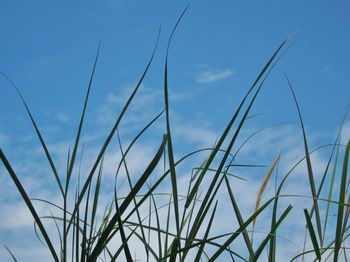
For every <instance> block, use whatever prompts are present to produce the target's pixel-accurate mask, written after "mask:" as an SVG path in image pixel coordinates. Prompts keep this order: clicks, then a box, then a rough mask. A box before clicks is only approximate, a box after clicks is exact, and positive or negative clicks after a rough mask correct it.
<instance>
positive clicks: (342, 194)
mask: <svg viewBox="0 0 350 262" xmlns="http://www.w3.org/2000/svg"><path fill="white" fill-rule="evenodd" d="M349 151H350V140H349V141H348V144H347V146H346V150H345V155H344V163H343V170H342V176H341V182H340V192H339V206H338V214H337V227H336V232H335V246H334V257H333V258H334V259H333V261H334V262H336V261H338V256H339V250H340V246H341V243H342V241H343V232H342V227H343V214H344V201H345V192H346V183H347V174H348V161H349Z"/></svg>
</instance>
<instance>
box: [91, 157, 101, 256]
mask: <svg viewBox="0 0 350 262" xmlns="http://www.w3.org/2000/svg"><path fill="white" fill-rule="evenodd" d="M103 162H104V157H103V158H102V160H101V165H100V169H99V171H98V176H97V180H96V185H95V193H94V200H93V204H92V211H91V217H90V233H89V237H88V240H89V241H88V245H87V252H88V254H90V251H91V250H90V249H91V244H92V241H91V240H92V234H93V231H94V225H95V219H96V212H97V207H98V200H99V196H100V188H101V178H102V172H103Z"/></svg>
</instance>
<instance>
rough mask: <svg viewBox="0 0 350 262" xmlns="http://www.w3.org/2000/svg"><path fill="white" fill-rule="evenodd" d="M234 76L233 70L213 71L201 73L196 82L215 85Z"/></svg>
mask: <svg viewBox="0 0 350 262" xmlns="http://www.w3.org/2000/svg"><path fill="white" fill-rule="evenodd" d="M233 74H234V70H233V69H211V70H206V71H203V72H202V73H200V74H199V75H198V76H197V78H196V82H197V83H200V84H209V83H214V82H217V81H220V80H224V79H226V78H228V77H230V76H232V75H233Z"/></svg>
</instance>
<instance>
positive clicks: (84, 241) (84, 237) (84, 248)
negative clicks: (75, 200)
mask: <svg viewBox="0 0 350 262" xmlns="http://www.w3.org/2000/svg"><path fill="white" fill-rule="evenodd" d="M90 191H91V183H90V185H89V188H88V191H87V195H86V202H85V213H84V221H83V232H82V242H81V257H80V262H85V261H86V258H87V255H88V254H87V243H88V239H87V225H88V212H89V202H90Z"/></svg>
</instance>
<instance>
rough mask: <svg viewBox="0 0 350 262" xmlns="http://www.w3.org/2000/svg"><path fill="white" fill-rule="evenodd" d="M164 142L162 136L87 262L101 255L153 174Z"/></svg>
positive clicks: (165, 138)
mask: <svg viewBox="0 0 350 262" xmlns="http://www.w3.org/2000/svg"><path fill="white" fill-rule="evenodd" d="M166 142H167V136H166V135H164V136H163V141H162V144H161V145H160V147H159V149H158V151H157V153H156V155H155V156H154V158H153V159H152V161H151V163H150V164H149V165H148V167H147V168H146V170H145V172H144V173H143V175H142V176H141V177H140V179H139V180H138V181H137V182H136V184H135V186H134V187H133V189H132V190H131V191H130V193H129V194H128V196H127V197H126V198H125V199H124V201H123V202H122V204H121V205H120V208H119V212H120V214H119V215H118V214H114V216H113V217H112V219H111V220H110V222H109V223H108V225H107V226H106V228H105V229H104V231H103V232H102V235H101V237H100V239H99V240H98V242H97V244H96V246H95V248H94V249H93V251H92V253H91V256H90V258H89V261H95V260H96V259H97V257H98V255H99V254H100V253H101V251H102V249H103V247H104V245H105V244H106V243H105V241H106V240H107V238H108V236H109V234H110V233H111V232H112V230H113V228H114V226H115V224H116V223H117V222H118V216H121V215H122V214H123V213H124V211H125V210H126V209H127V208H128V206H129V205H130V203H131V201H132V200H133V199H134V198H135V196H136V195H137V193H138V192H139V190H140V189H141V187H142V186H143V185H144V184H145V182H146V181H147V179H148V177H149V176H150V175H151V173H152V172H153V170H154V168H155V167H156V166H157V164H158V162H159V160H160V159H161V157H162V154H163V151H164V148H165V145H166Z"/></svg>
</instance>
